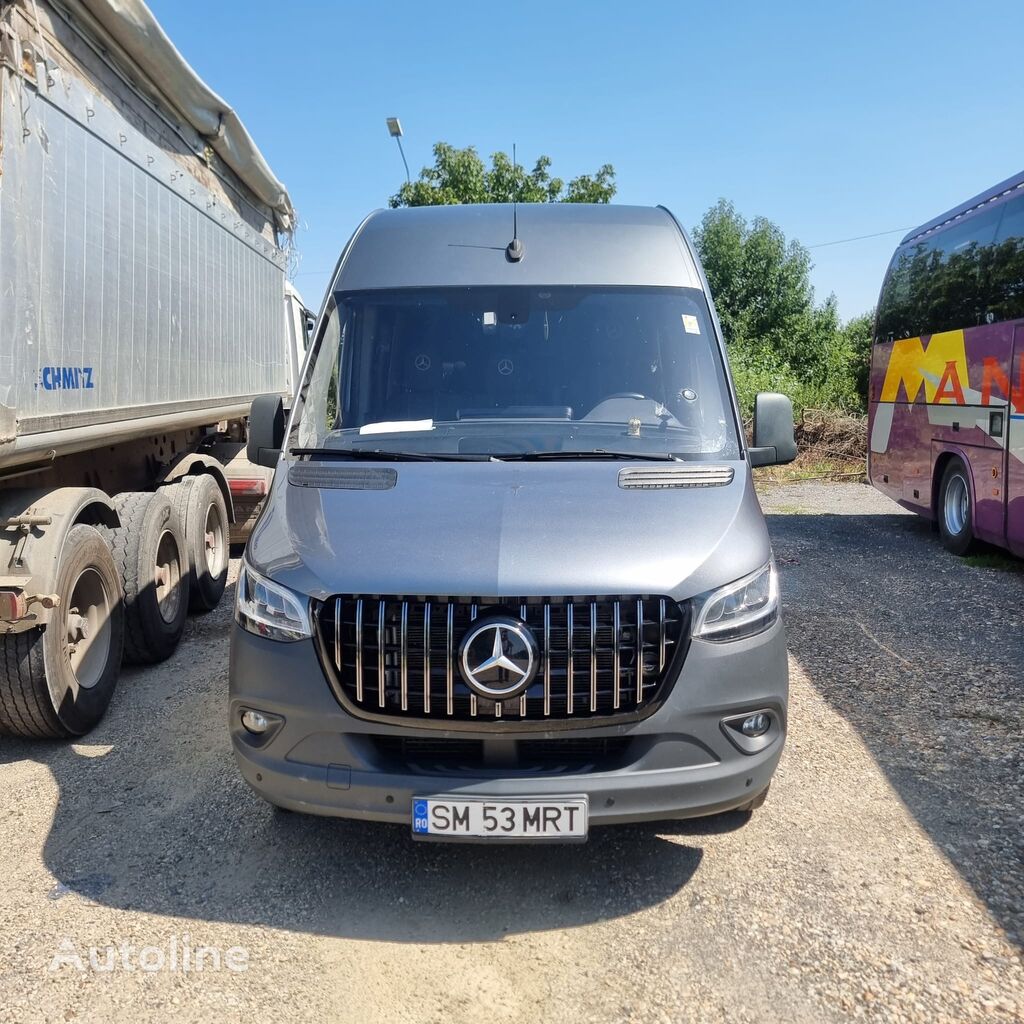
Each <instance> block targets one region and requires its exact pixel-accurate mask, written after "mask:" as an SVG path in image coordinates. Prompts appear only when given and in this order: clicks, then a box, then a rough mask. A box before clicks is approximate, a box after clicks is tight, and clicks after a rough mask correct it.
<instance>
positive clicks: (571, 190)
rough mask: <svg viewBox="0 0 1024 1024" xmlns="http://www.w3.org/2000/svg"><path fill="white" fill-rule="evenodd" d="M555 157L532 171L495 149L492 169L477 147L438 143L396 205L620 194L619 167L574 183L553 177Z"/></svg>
mask: <svg viewBox="0 0 1024 1024" xmlns="http://www.w3.org/2000/svg"><path fill="white" fill-rule="evenodd" d="M550 168H551V158H550V157H547V156H541V157H538V158H537V162H536V163H535V164H534V165H533V170H532V171H529V172H528V171H527V170H526V168H525V167H524V166H523V165H522V164H519V163H513V161H512V159H511V157H509V155H508V154H507V153H502V152H498V153H493V154H492V155H491V166H490V167H489V168H488V167H487V166H486V165H485V164H484V162H483V160H482V159H481V158H480V155H479V154H478V153H477V151H476V149H475V148H474V147H473V146H467V147H466V148H465V149H456V148H455V146H452V145H451V144H450V143H447V142H438V143H436V144H435V145H434V164H433V166H432V167H424V168H423V170H422V171H420V176H419V178H417V179H416V181H413V182H406V183H405V184H404V185H403V186H402V187H401V188H400V189H399V190H398V191H397V192H396V193H395V194H394V195H393V196H392V197H391V199H390V201H389V202H390V205H391V206H393V207H395V206H448V205H452V204H456V203H511V202H519V203H607V202H610V201H611V198H612V196H614V195H615V169H614V168H613V167H612V165H611V164H604V165H603V166H602V167H601V168H599V170H598V171H597V173H596V174H593V175H590V174H581V175H579V177H576V178H573V179H572V180H571V181H570V182H569V184H568V185H566V184H565V182H564V181H563V180H562V179H561V178H553V177H552V176H551V171H550Z"/></svg>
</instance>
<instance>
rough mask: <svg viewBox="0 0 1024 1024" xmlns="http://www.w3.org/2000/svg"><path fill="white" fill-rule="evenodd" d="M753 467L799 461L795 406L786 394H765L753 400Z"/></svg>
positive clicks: (764, 392)
mask: <svg viewBox="0 0 1024 1024" xmlns="http://www.w3.org/2000/svg"><path fill="white" fill-rule="evenodd" d="M749 451H750V464H751V465H752V466H777V465H781V464H782V463H785V462H792V461H793V460H794V459H795V458H796V437H795V435H794V431H793V403H792V402H791V401H790V400H789V398H787V397H786V396H785V395H780V394H778V393H776V392H774V391H763V392H761V393H760V394H759V395H758V396H757V397H756V398H755V399H754V444H753V447H751V448H750V449H749Z"/></svg>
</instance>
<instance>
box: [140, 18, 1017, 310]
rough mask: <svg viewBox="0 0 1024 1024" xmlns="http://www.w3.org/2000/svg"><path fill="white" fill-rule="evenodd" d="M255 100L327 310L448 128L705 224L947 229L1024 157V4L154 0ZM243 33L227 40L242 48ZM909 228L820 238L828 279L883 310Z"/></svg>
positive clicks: (180, 37) (849, 302)
mask: <svg viewBox="0 0 1024 1024" xmlns="http://www.w3.org/2000/svg"><path fill="white" fill-rule="evenodd" d="M150 6H151V7H152V9H153V11H154V13H155V14H156V16H157V17H158V18H159V19H160V21H161V23H162V24H163V25H164V27H165V29H166V30H167V32H168V34H169V35H170V36H171V38H172V39H173V40H174V42H175V43H176V44H177V46H178V48H179V49H180V50H181V51H182V53H183V54H184V55H185V57H186V58H187V59H188V60H189V62H190V63H191V64H192V65H193V66H194V67H195V68H196V70H197V71H198V72H199V73H200V74H201V75H202V76H203V78H205V79H206V81H207V82H208V83H209V84H210V85H211V86H212V87H213V88H215V89H216V90H217V91H218V92H219V93H220V94H221V95H222V96H223V97H224V98H225V99H226V100H227V101H228V102H229V103H231V104H232V105H233V106H234V107H235V108H236V109H237V110H238V111H239V113H240V114H241V116H242V119H243V120H244V121H245V123H246V125H247V126H248V128H249V130H250V132H251V133H252V135H253V137H254V138H255V139H256V142H257V144H258V145H259V146H260V148H261V149H262V150H263V152H264V154H265V155H266V157H267V159H268V160H269V162H270V164H271V166H272V167H273V168H274V170H275V172H276V173H277V174H278V176H279V177H280V178H281V179H282V180H283V181H284V182H285V183H286V184H287V186H288V189H289V191H290V193H291V195H292V199H293V201H294V202H295V205H296V207H297V209H298V211H299V214H300V219H301V230H300V231H299V233H298V234H297V237H296V244H297V246H298V248H299V251H300V253H301V264H300V265H299V267H298V270H297V277H296V283H297V285H298V287H299V288H300V290H301V291H302V293H303V295H304V297H305V299H306V303H307V305H310V306H319V303H320V299H321V297H322V293H323V289H324V288H325V287H326V284H327V277H328V275H329V273H330V271H331V269H332V268H333V266H334V262H335V260H336V258H337V255H338V252H339V251H340V249H341V247H342V245H343V244H344V242H345V240H346V239H347V238H348V236H349V235H350V234H351V232H352V230H353V229H354V227H355V226H356V224H357V223H358V222H359V220H360V219H361V218H362V217H363V216H364V215H365V214H366V213H367V212H369V211H370V210H372V209H374V208H376V207H379V206H384V205H386V203H387V198H388V196H389V195H390V194H392V193H393V192H394V191H396V190H397V188H398V186H399V184H400V183H401V181H402V180H403V177H404V171H403V168H402V163H401V159H400V157H399V154H398V151H397V149H396V146H395V143H394V141H393V140H392V139H390V138H389V137H388V135H387V130H386V128H385V126H384V119H385V117H387V116H388V115H397V116H399V117H400V118H401V119H402V124H403V128H404V130H405V139H404V140H403V141H404V143H405V147H406V155H407V157H408V159H409V164H410V168H411V169H412V172H413V175H414V176H415V175H416V173H417V172H418V170H419V168H420V167H421V166H423V165H424V164H426V163H429V162H430V147H431V146H432V144H433V143H434V142H435V141H437V140H438V139H444V140H446V141H449V142H451V143H453V144H455V145H459V146H464V145H470V144H472V145H475V146H476V147H477V148H478V150H479V151H480V152H481V153H482V154H484V155H488V154H490V153H491V152H492V151H494V150H495V149H499V148H500V149H505V150H510V149H511V146H512V143H513V142H515V143H516V144H517V147H518V152H519V157H520V160H522V161H523V162H524V163H531V164H532V161H533V159H534V158H535V157H536V156H537V155H538V154H540V153H546V154H548V155H549V156H551V157H552V159H553V161H554V164H553V168H552V170H553V172H554V173H555V174H557V175H559V176H561V177H564V178H566V179H568V178H570V177H573V176H574V175H576V174H579V173H581V172H590V171H594V170H596V169H597V168H598V167H599V166H600V165H601V164H602V163H605V162H609V163H612V164H613V165H614V166H615V170H616V172H617V180H618V186H619V191H618V195H617V196H616V201H618V202H625V203H643V204H654V203H664V204H665V205H667V206H668V207H669V208H670V209H672V210H673V212H674V213H676V215H677V216H678V217H679V218H680V219H681V220H682V221H683V223H684V224H685V225H687V226H688V227H692V226H693V225H694V224H695V223H696V222H697V221H699V219H700V217H701V214H702V213H703V212H704V210H706V209H707V207H708V206H710V205H711V204H712V203H714V202H715V201H716V200H717V199H718V197H719V196H725V197H728V198H729V199H731V200H732V201H733V202H734V203H735V204H736V206H737V208H738V209H739V210H740V211H741V212H742V213H744V214H745V215H747V216H748V217H753V216H754V215H757V214H763V215H764V216H766V217H769V218H771V219H772V220H774V221H775V222H776V223H778V224H779V225H780V226H781V227H782V229H783V230H784V231H785V232H786V234H787V236H789V237H795V238H798V239H799V240H800V241H802V242H803V243H804V244H806V245H810V246H817V245H818V243H822V242H830V241H833V240H836V239H845V238H849V237H851V236H857V235H866V234H872V233H874V232H880V231H885V230H888V229H892V228H905V227H909V226H913V225H916V224H918V223H921V222H923V221H925V220H928V219H930V218H931V217H933V216H935V215H936V214H938V213H940V212H942V210H944V209H946V208H947V207H949V206H952V205H954V204H956V203H958V202H960V201H961V200H963V199H966V198H968V197H969V196H971V195H973V194H974V193H976V192H979V191H981V190H982V189H983V188H985V187H987V186H988V185H990V184H994V183H995V182H997V181H1000V180H1002V179H1003V178H1005V177H1008V176H1009V175H1010V174H1012V173H1014V172H1016V171H1018V170H1020V169H1021V167H1022V166H1024V117H1022V113H1021V112H1022V111H1024V103H1022V92H1024V76H1022V74H1021V67H1022V64H1021V59H1020V52H1019V48H1020V40H1021V39H1022V38H1024V4H1022V3H1021V2H1020V0H1013V2H992V3H979V4H975V5H968V4H964V3H962V2H961V3H945V2H928V3H924V2H910V0H889V2H887V3H874V2H864V3H843V2H841V0H835V2H832V3H787V2H785V0H781V2H780V0H775V2H772V3H764V2H762V3H757V4H754V3H743V2H736V3H723V2H718V3H714V2H707V3H701V4H694V3H685V2H677V3H668V2H664V3H642V2H636V0H634V2H631V3H628V4H624V3H614V4H613V3H603V2H592V3H587V4H583V3H579V4H568V3H564V2H563V3H553V2H550V0H548V2H546V3H533V2H527V3H519V4H509V3H504V4H500V5H497V4H495V5H488V4H481V3H451V4H427V3H423V2H422V0H421V2H419V3H415V4H413V3H405V2H397V0H389V2H387V3H378V4H372V5H371V4H365V5H354V4H330V3H313V2H306V0H292V2H290V3H288V4H281V3H271V2H267V0H257V2H243V0H215V2H210V0H206V2H202V3H200V2H196V0H150ZM225 41H227V42H225ZM899 238H900V234H898V233H894V234H888V235H885V236H883V237H881V238H873V239H865V240H863V241H858V242H851V243H848V244H844V245H831V246H824V247H815V248H813V249H812V255H813V258H814V262H815V264H816V266H815V269H814V272H813V282H814V285H815V288H816V291H817V294H818V296H819V297H820V298H823V297H824V296H825V295H827V294H828V293H829V292H834V293H835V294H836V297H837V299H838V301H839V309H840V313H841V314H842V315H843V317H844V318H845V317H849V316H853V315H856V314H857V313H860V312H862V311H864V310H866V309H868V308H870V307H871V306H873V305H874V302H875V299H876V297H877V293H878V286H879V284H880V283H881V278H882V274H883V273H884V271H885V267H886V263H887V261H888V259H889V256H890V254H891V252H892V249H893V248H894V246H895V244H896V242H897V241H898V240H899Z"/></svg>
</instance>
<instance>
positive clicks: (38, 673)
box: [0, 524, 124, 739]
mask: <svg viewBox="0 0 1024 1024" xmlns="http://www.w3.org/2000/svg"><path fill="white" fill-rule="evenodd" d="M55 592H56V593H57V595H58V596H59V598H60V603H59V604H58V606H57V608H56V609H55V611H54V616H53V618H52V619H51V620H50V622H49V623H48V624H47V625H46V626H43V627H39V628H37V629H32V630H29V631H28V632H25V633H12V634H9V635H7V636H4V637H0V731H3V732H6V733H8V734H10V735H14V736H24V737H27V738H33V739H60V738H64V737H67V736H81V735H83V734H85V733H87V732H88V731H89V730H90V729H91V728H92V727H93V726H94V725H96V723H97V722H99V720H100V719H101V718H102V717H103V715H104V712H105V711H106V710H107V706H108V705H109V704H110V699H111V697H113V695H114V688H115V687H116V686H117V677H118V673H119V672H120V670H121V649H122V645H123V642H124V605H123V604H122V601H121V581H120V579H119V578H118V573H117V566H116V565H115V564H114V558H113V556H112V555H111V553H110V548H109V547H108V546H107V542H106V540H105V539H104V538H103V536H102V535H101V534H100V532H99V531H98V530H97V529H96V528H95V527H93V526H85V525H82V524H79V525H78V526H73V527H72V528H71V530H70V531H69V532H68V535H67V538H66V539H65V541H64V548H63V550H62V552H61V560H60V565H59V566H58V567H57V578H56V581H55Z"/></svg>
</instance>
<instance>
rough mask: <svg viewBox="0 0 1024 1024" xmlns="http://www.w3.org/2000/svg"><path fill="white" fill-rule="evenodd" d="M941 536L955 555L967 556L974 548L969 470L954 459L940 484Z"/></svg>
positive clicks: (939, 516)
mask: <svg viewBox="0 0 1024 1024" xmlns="http://www.w3.org/2000/svg"><path fill="white" fill-rule="evenodd" d="M938 513H939V515H938V519H939V536H940V537H941V538H942V543H943V544H944V545H945V546H946V549H947V550H949V551H952V552H953V554H954V555H966V554H967V553H968V552H969V551H970V550H971V548H972V547H973V545H974V509H973V508H972V507H971V488H970V484H969V483H968V482H967V469H966V467H965V466H964V464H963V463H962V462H961V461H960V460H959V459H953V460H952V461H951V462H950V463H949V465H948V466H946V471H945V472H944V473H943V474H942V483H941V484H939V507H938Z"/></svg>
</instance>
